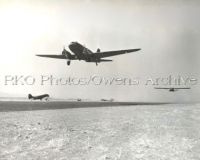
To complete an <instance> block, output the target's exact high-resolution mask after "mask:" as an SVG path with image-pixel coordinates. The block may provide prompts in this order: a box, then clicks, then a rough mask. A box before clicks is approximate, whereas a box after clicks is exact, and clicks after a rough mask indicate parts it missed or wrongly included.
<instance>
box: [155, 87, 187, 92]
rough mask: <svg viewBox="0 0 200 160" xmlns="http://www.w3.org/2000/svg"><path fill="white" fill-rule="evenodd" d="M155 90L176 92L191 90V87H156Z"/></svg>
mask: <svg viewBox="0 0 200 160" xmlns="http://www.w3.org/2000/svg"><path fill="white" fill-rule="evenodd" d="M155 89H167V90H169V92H175V91H178V90H179V89H190V88H189V87H182V88H178V87H155Z"/></svg>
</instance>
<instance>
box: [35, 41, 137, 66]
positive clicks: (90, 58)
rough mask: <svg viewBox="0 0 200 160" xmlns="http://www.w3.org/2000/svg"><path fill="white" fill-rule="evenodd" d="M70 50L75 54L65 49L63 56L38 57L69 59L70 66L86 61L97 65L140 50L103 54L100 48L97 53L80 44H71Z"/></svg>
mask: <svg viewBox="0 0 200 160" xmlns="http://www.w3.org/2000/svg"><path fill="white" fill-rule="evenodd" d="M69 49H70V50H71V52H72V53H73V54H71V53H70V52H69V51H67V50H66V49H65V48H64V49H63V51H62V54H61V55H41V54H39V55H36V56H40V57H48V58H57V59H67V65H70V62H71V60H84V61H86V62H94V63H96V65H98V63H100V62H110V61H112V60H110V59H102V58H105V57H111V56H116V55H120V54H126V53H130V52H136V51H139V50H140V49H127V50H117V51H105V52H101V51H100V49H99V48H98V49H97V51H96V52H92V51H91V50H89V49H88V48H86V47H84V46H83V45H81V44H80V43H78V42H71V44H70V45H69Z"/></svg>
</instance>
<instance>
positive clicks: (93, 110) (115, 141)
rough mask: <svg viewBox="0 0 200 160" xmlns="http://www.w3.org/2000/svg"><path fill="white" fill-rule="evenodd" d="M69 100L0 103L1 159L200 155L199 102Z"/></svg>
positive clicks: (150, 159)
mask: <svg viewBox="0 0 200 160" xmlns="http://www.w3.org/2000/svg"><path fill="white" fill-rule="evenodd" d="M73 103H75V102H73ZM73 103H72V104H71V103H67V104H65V102H62V103H61V102H58V103H56V102H53V103H52V102H47V103H45V102H36V103H35V102H24V103H23V102H18V103H15V102H0V110H1V112H0V159H1V160H14V159H15V160H32V159H34V160H35V159H37V160H40V159H41V160H45V159H46V160H54V159H56V160H172V159H173V160H199V159H200V154H199V153H200V116H199V115H200V104H163V105H153V104H152V105H127V106H126V105H117V106H109V104H107V105H105V106H103V105H100V106H101V107H98V106H95V105H94V107H91V106H92V105H91V106H90V107H87V106H85V107H81V103H80V104H79V105H80V106H79V107H63V106H65V105H69V106H70V105H71V106H73ZM101 104H103V103H101ZM54 105H55V106H56V107H55V108H52V106H54ZM59 105H60V106H62V107H59ZM85 105H89V104H85ZM20 106H21V108H23V109H20ZM35 106H37V107H36V108H34V107H35ZM48 106H51V107H48ZM6 108H9V109H8V110H6ZM12 108H14V109H12ZM25 108H27V109H25ZM40 108H41V109H40ZM42 108H43V109H42Z"/></svg>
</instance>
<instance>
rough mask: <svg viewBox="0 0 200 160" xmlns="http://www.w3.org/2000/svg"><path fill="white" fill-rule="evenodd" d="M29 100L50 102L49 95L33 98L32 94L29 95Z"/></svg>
mask: <svg viewBox="0 0 200 160" xmlns="http://www.w3.org/2000/svg"><path fill="white" fill-rule="evenodd" d="M28 99H31V100H37V99H39V100H46V101H48V100H49V95H48V94H42V95H39V96H32V95H31V94H28Z"/></svg>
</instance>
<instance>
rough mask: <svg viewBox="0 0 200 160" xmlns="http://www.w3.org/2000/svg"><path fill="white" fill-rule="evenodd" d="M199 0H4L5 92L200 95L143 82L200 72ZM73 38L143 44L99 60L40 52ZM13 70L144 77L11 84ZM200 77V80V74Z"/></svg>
mask: <svg viewBox="0 0 200 160" xmlns="http://www.w3.org/2000/svg"><path fill="white" fill-rule="evenodd" d="M199 15H200V2H199V1H198V0H196V1H195V0H191V1H187V0H174V1H173V2H172V1H167V2H166V1H164V0H130V1H128V0H127V1H124V0H111V1H109V2H108V1H106V0H105V1H103V0H102V1H100V0H99V1H98V0H85V1H83V0H75V1H70V0H68V1H64V0H60V1H56V0H51V1H49V0H48V1H47V0H46V1H45V0H43V1H39V0H38V1H37V0H34V1H33V0H32V1H31V0H27V1H17V0H16V1H1V2H0V21H1V22H0V23H1V25H0V56H1V58H0V63H1V67H0V73H1V75H0V89H1V91H0V93H1V95H3V93H9V94H15V95H25V96H26V95H27V94H28V93H33V94H42V93H49V94H50V95H51V96H52V97H57V98H59V97H60V98H73V97H74V98H90V99H101V98H115V99H118V100H132V101H182V100H183V99H184V100H186V101H198V100H199V94H200V90H199V89H200V88H199V85H200V84H197V85H193V86H191V88H192V89H191V90H187V91H179V92H175V93H170V92H167V91H161V90H154V86H152V85H148V86H147V85H144V83H145V82H144V81H146V80H147V79H148V78H149V77H151V78H152V79H153V78H157V77H168V76H169V75H172V76H174V77H177V76H179V75H180V76H182V77H193V78H197V79H199V78H200V76H199V71H200V70H199V67H200V63H199V60H200V55H199V51H200V22H199ZM71 41H78V42H80V43H81V44H84V45H85V46H86V47H88V48H89V49H91V50H92V51H96V50H97V48H100V49H101V51H107V50H118V49H130V48H141V49H142V50H141V51H139V52H135V53H130V54H127V55H120V56H116V57H110V58H108V59H113V60H114V61H113V62H106V63H100V64H99V65H98V66H97V67H96V65H95V64H94V63H85V62H84V61H80V62H79V61H72V63H71V65H70V67H69V66H67V65H66V61H65V60H56V59H48V58H40V57H36V56H35V54H61V52H62V49H63V47H64V46H65V47H66V49H68V44H69V43H70V42H71ZM6 75H13V76H14V75H24V76H26V75H31V76H33V77H35V78H36V79H37V82H38V81H40V77H41V75H53V76H54V77H57V78H61V77H80V78H81V77H85V78H89V77H90V76H94V75H98V76H100V77H107V78H112V77H122V78H127V77H129V78H132V79H133V78H135V77H137V78H139V79H140V82H141V84H139V85H132V86H128V85H111V86H105V85H64V86H61V85H53V86H51V85H43V86H42V85H40V83H39V82H38V83H36V84H34V85H32V86H28V85H17V86H13V85H7V86H6V85H4V81H3V80H4V78H5V76H6ZM199 83H200V81H199Z"/></svg>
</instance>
